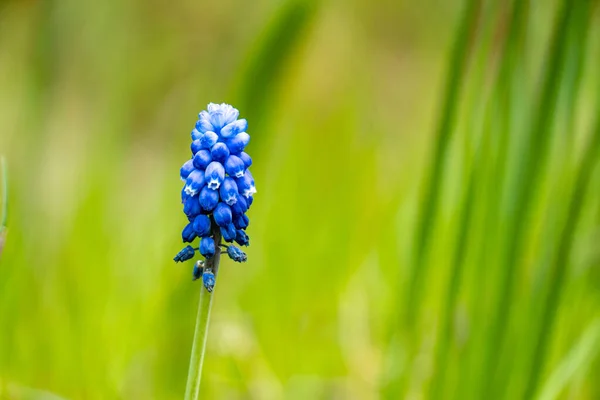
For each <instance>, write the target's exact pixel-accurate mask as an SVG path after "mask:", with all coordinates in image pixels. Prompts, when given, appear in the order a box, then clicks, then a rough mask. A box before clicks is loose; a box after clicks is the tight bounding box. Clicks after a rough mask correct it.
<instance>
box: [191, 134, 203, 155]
mask: <svg viewBox="0 0 600 400" xmlns="http://www.w3.org/2000/svg"><path fill="white" fill-rule="evenodd" d="M202 136H204V134H202ZM201 149H202V144H201V142H200V139H196V140H194V141H193V142H192V144H191V145H190V150H192V157H193V156H194V154H196V153H197V152H199V151H200V150H201Z"/></svg>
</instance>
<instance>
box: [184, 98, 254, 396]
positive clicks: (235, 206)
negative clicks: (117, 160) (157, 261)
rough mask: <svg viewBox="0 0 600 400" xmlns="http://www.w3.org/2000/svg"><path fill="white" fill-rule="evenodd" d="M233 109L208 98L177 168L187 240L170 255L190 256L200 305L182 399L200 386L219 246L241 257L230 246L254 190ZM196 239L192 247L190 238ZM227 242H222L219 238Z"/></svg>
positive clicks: (239, 235)
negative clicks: (198, 285) (200, 287)
mask: <svg viewBox="0 0 600 400" xmlns="http://www.w3.org/2000/svg"><path fill="white" fill-rule="evenodd" d="M238 116H239V111H238V110H237V109H235V108H233V107H232V106H230V105H229V104H225V103H223V104H214V103H210V104H209V105H208V107H207V110H206V111H202V112H200V114H199V115H198V117H199V118H198V121H197V122H196V126H195V128H194V129H193V130H192V144H191V150H192V157H191V158H190V159H189V160H187V161H186V162H185V163H184V164H183V166H182V167H181V169H180V176H181V180H183V181H184V182H185V184H184V186H183V189H182V190H181V202H182V204H183V212H184V214H185V215H186V217H187V220H188V223H187V225H186V226H185V227H184V228H183V231H182V233H181V236H182V239H183V242H184V243H190V244H188V245H187V246H186V247H184V248H183V249H182V250H181V251H180V252H179V253H177V255H176V256H175V258H174V260H175V262H184V261H188V260H191V259H193V258H194V257H195V256H196V252H199V253H200V254H201V255H202V256H203V257H204V259H203V260H197V261H196V262H195V263H194V267H193V269H192V276H193V280H197V279H200V277H202V282H203V284H204V287H205V288H206V290H201V295H200V305H199V307H198V315H197V319H196V330H195V334H194V343H193V346H192V356H191V360H190V368H189V373H188V382H187V388H186V396H185V398H186V399H197V398H198V395H199V391H200V378H201V374H202V364H203V361H204V353H205V349H206V338H207V332H208V323H209V320H210V309H211V306H212V294H213V290H214V288H215V284H216V279H217V274H218V269H219V262H220V256H221V250H222V249H224V250H225V251H226V253H227V255H228V256H229V257H230V258H231V259H232V260H233V261H236V262H245V261H246V259H247V257H246V254H245V253H244V252H243V251H242V250H241V249H240V248H239V247H236V246H234V245H233V244H231V243H233V242H235V243H237V244H238V245H240V246H248V245H249V238H248V235H247V234H246V232H245V230H246V228H247V227H248V224H249V222H250V221H249V219H248V216H247V215H246V212H247V211H248V209H249V208H250V205H251V204H252V201H253V197H252V196H253V195H254V193H256V188H255V186H254V178H253V177H252V174H251V173H250V171H249V170H248V168H249V167H250V166H251V165H252V159H251V158H250V156H249V155H248V154H247V153H245V152H244V149H245V148H246V146H247V145H248V143H249V141H250V135H248V133H246V130H247V128H248V122H247V121H246V120H245V119H238ZM196 239H198V242H199V245H198V247H194V245H193V243H194V242H195V241H196ZM224 242H225V243H230V244H225V243H224Z"/></svg>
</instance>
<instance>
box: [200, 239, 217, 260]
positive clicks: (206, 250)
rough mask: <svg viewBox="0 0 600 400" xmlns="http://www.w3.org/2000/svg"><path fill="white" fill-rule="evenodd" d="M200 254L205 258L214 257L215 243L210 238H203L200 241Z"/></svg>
mask: <svg viewBox="0 0 600 400" xmlns="http://www.w3.org/2000/svg"><path fill="white" fill-rule="evenodd" d="M200 254H202V255H203V256H204V257H206V258H211V257H212V256H214V255H215V241H214V240H213V238H211V237H204V238H202V240H200Z"/></svg>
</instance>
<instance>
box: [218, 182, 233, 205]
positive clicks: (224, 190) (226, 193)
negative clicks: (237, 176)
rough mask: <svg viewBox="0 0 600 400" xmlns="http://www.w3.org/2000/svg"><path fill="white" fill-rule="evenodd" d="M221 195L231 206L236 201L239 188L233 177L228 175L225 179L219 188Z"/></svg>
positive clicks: (222, 199)
mask: <svg viewBox="0 0 600 400" xmlns="http://www.w3.org/2000/svg"><path fill="white" fill-rule="evenodd" d="M219 195H220V196H221V201H223V202H225V203H226V204H227V205H229V206H231V205H233V204H235V203H236V201H237V198H238V188H237V184H236V183H235V181H234V180H233V178H230V177H227V178H225V179H224V180H223V183H222V184H221V187H220V188H219Z"/></svg>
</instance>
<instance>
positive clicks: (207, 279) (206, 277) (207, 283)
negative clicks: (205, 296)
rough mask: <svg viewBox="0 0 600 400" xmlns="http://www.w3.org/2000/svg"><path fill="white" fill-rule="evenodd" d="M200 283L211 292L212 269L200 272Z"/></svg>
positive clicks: (213, 286) (213, 283) (212, 283)
mask: <svg viewBox="0 0 600 400" xmlns="http://www.w3.org/2000/svg"><path fill="white" fill-rule="evenodd" d="M202 283H203V284H204V287H205V288H206V290H208V292H212V291H213V289H214V288H215V274H213V273H212V271H204V273H203V274H202Z"/></svg>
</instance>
